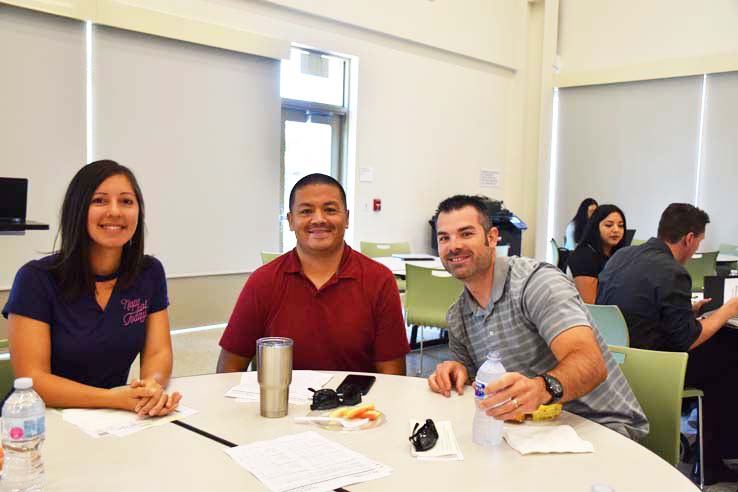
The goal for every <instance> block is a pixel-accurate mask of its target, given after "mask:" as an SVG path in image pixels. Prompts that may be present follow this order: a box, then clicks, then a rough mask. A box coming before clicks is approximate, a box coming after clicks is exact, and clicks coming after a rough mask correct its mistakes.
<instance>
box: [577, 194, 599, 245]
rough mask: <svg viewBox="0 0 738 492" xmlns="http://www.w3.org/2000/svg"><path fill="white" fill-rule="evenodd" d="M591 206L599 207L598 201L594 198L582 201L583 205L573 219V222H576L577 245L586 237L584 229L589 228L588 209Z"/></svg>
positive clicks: (581, 204) (580, 205)
mask: <svg viewBox="0 0 738 492" xmlns="http://www.w3.org/2000/svg"><path fill="white" fill-rule="evenodd" d="M590 205H595V206H597V200H595V199H594V198H585V199H584V200H582V203H580V204H579V208H578V209H577V213H576V214H575V215H574V218H573V219H571V221H572V222H574V242H575V243H579V241H581V240H582V238H583V237H584V229H585V227H587V222H588V221H589V217H587V209H588V208H589V206H590Z"/></svg>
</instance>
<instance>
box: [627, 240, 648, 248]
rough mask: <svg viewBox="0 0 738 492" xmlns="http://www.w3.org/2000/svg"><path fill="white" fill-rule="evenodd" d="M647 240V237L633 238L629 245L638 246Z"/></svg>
mask: <svg viewBox="0 0 738 492" xmlns="http://www.w3.org/2000/svg"><path fill="white" fill-rule="evenodd" d="M646 241H647V239H633V240H632V241H631V242H630V245H631V246H640V245H641V244H644V243H645V242H646Z"/></svg>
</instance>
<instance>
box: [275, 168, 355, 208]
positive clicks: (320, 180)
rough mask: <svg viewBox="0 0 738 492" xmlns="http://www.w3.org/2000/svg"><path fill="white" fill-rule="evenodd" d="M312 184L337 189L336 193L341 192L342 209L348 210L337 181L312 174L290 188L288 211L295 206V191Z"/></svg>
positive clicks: (329, 177) (344, 193) (323, 175)
mask: <svg viewBox="0 0 738 492" xmlns="http://www.w3.org/2000/svg"><path fill="white" fill-rule="evenodd" d="M313 184H326V185H333V186H335V187H336V188H338V191H340V192H341V201H342V202H343V208H345V209H348V206H347V205H346V192H345V191H344V189H343V186H341V183H339V182H338V180H336V179H335V178H333V177H331V176H328V175H327V174H321V173H313V174H308V175H307V176H305V177H304V178H300V181H298V182H297V183H295V186H293V187H292V190H291V191H290V202H289V203H290V211H292V207H293V206H294V205H295V194H297V190H299V189H300V188H304V187H306V186H308V185H313Z"/></svg>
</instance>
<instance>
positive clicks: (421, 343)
mask: <svg viewBox="0 0 738 492" xmlns="http://www.w3.org/2000/svg"><path fill="white" fill-rule="evenodd" d="M423 328H425V327H424V326H421V327H420V363H419V364H418V376H422V375H423Z"/></svg>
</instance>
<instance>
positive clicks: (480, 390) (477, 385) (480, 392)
mask: <svg viewBox="0 0 738 492" xmlns="http://www.w3.org/2000/svg"><path fill="white" fill-rule="evenodd" d="M472 386H473V387H474V398H476V399H478V400H483V399H484V398H485V396H487V395H485V394H484V389H485V388H486V387H487V385H486V384H484V383H481V382H479V381H474V384H473V385H472Z"/></svg>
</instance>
